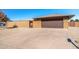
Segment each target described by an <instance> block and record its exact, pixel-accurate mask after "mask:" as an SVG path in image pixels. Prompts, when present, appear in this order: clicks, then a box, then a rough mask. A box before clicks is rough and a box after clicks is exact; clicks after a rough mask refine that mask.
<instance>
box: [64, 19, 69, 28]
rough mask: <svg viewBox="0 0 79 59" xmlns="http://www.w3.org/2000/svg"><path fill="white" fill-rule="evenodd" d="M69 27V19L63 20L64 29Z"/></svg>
mask: <svg viewBox="0 0 79 59" xmlns="http://www.w3.org/2000/svg"><path fill="white" fill-rule="evenodd" d="M68 26H69V24H68V19H63V27H64V28H68Z"/></svg>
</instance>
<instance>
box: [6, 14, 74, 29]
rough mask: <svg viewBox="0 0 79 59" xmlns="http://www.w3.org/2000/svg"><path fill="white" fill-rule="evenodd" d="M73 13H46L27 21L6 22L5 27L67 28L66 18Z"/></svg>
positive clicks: (70, 16)
mask: <svg viewBox="0 0 79 59" xmlns="http://www.w3.org/2000/svg"><path fill="white" fill-rule="evenodd" d="M73 16H74V15H58V14H56V15H55V14H54V15H48V16H42V17H37V18H34V19H33V20H29V21H23V22H22V21H21V22H7V27H13V26H15V25H16V26H17V27H27V28H67V27H68V25H69V24H68V20H69V19H70V18H72V17H73Z"/></svg>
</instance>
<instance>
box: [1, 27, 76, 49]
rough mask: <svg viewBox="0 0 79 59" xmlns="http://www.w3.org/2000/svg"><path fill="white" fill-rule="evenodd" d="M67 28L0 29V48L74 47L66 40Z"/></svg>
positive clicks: (67, 35)
mask: <svg viewBox="0 0 79 59" xmlns="http://www.w3.org/2000/svg"><path fill="white" fill-rule="evenodd" d="M69 35H70V34H69V33H68V29H56V28H17V29H16V28H15V29H5V30H2V31H0V48H1V49H3V48H5V49H9V48H10V49H16V48H17V49H22V48H27V49H75V47H74V46H73V45H72V44H71V43H69V42H67V38H68V37H69Z"/></svg>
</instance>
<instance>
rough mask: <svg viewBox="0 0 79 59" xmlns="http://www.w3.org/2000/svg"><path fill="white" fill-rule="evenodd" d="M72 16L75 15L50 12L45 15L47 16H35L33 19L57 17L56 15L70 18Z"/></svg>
mask: <svg viewBox="0 0 79 59" xmlns="http://www.w3.org/2000/svg"><path fill="white" fill-rule="evenodd" d="M73 16H75V15H62V14H51V15H47V16H42V17H37V18H34V19H41V18H50V17H52V18H57V17H67V18H69V19H70V18H72V17H73Z"/></svg>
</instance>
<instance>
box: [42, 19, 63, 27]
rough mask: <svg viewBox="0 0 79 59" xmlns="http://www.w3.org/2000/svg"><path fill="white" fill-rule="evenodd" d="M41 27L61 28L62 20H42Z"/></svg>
mask: <svg viewBox="0 0 79 59" xmlns="http://www.w3.org/2000/svg"><path fill="white" fill-rule="evenodd" d="M42 27H43V28H63V21H62V20H60V21H59V20H56V21H42Z"/></svg>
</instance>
